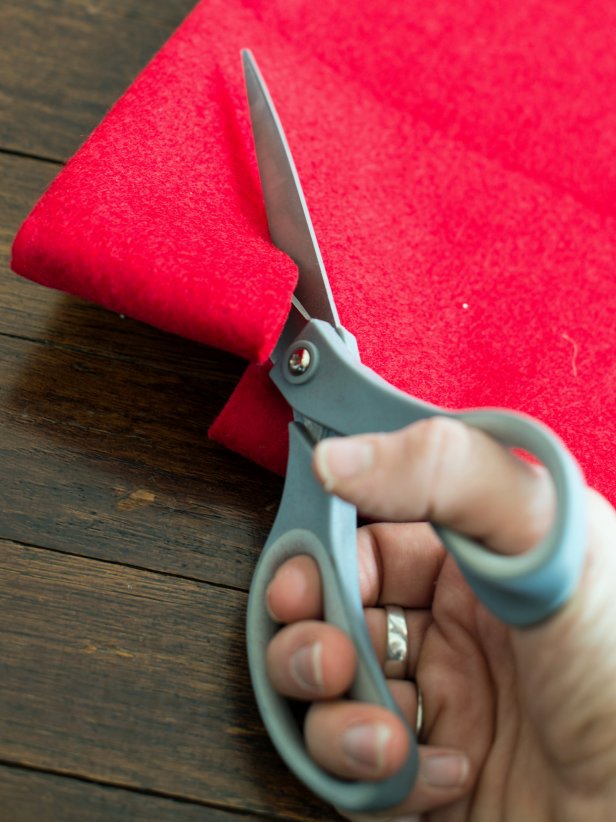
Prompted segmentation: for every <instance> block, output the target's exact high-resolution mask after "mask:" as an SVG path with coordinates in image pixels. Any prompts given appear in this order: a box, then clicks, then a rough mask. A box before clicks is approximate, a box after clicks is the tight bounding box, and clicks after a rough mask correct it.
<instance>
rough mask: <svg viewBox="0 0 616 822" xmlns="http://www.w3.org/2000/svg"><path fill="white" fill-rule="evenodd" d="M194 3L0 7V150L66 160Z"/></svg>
mask: <svg viewBox="0 0 616 822" xmlns="http://www.w3.org/2000/svg"><path fill="white" fill-rule="evenodd" d="M194 5H195V3H194V0H173V1H172V2H169V1H168V0H167V2H164V1H163V0H161V1H160V2H148V3H143V2H142V3H139V2H137V0H127V2H126V3H122V2H121V1H120V0H108V1H106V2H103V0H81V1H80V0H29V2H27V3H22V2H20V1H19V0H13V2H8V3H7V2H4V3H3V14H2V27H1V29H2V34H1V41H0V45H1V48H0V78H2V82H1V84H0V146H2V148H4V149H10V150H12V151H17V152H25V153H29V154H34V155H37V156H39V157H46V158H51V159H56V160H63V159H66V158H68V157H69V156H70V155H71V154H73V153H74V152H75V150H76V149H77V148H78V146H79V145H80V144H81V143H82V142H83V140H84V139H85V138H86V137H87V136H88V134H89V133H90V132H91V131H92V129H93V128H94V127H95V126H96V125H97V124H98V122H99V120H100V119H101V117H103V115H104V114H105V112H106V111H107V110H108V109H109V108H110V107H111V105H112V104H113V103H114V102H115V101H116V99H117V98H118V97H119V96H120V95H121V94H122V92H123V91H124V90H125V89H126V88H127V87H128V86H129V85H130V83H131V81H132V80H133V79H134V78H135V76H136V75H137V74H138V73H139V71H141V69H142V68H143V67H144V65H145V64H146V63H147V62H148V60H149V59H150V58H151V57H152V56H153V54H154V53H155V52H156V51H157V50H158V48H160V46H162V45H163V43H164V42H165V40H166V39H167V38H168V36H169V35H170V34H171V32H172V31H173V29H174V28H175V27H176V26H177V25H178V24H179V23H180V22H181V21H182V19H183V18H184V17H185V16H186V14H187V13H188V12H189V11H190V10H191V8H192V7H193V6H194Z"/></svg>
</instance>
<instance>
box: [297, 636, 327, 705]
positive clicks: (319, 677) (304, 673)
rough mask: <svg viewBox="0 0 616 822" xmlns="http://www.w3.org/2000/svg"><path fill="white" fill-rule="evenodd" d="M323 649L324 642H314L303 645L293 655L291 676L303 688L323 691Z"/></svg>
mask: <svg viewBox="0 0 616 822" xmlns="http://www.w3.org/2000/svg"><path fill="white" fill-rule="evenodd" d="M322 651H323V645H322V643H321V642H314V643H313V644H312V645H304V646H302V647H301V648H299V650H297V651H295V653H293V654H292V655H291V659H290V667H291V676H292V677H293V679H294V680H295V681H296V682H297V684H298V685H299V686H300V687H301V688H302V689H303V690H306V691H313V692H314V693H321V692H322V691H323V669H322V668H321V654H322Z"/></svg>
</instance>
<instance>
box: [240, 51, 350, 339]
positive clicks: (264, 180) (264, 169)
mask: <svg viewBox="0 0 616 822" xmlns="http://www.w3.org/2000/svg"><path fill="white" fill-rule="evenodd" d="M242 61H243V65H244V77H245V79H246V90H247V93H248V104H249V107H250V118H251V121H252V131H253V135H254V141H255V150H256V153H257V163H258V166H259V176H260V177H261V188H262V191H263V199H264V200H265V211H266V214H267V223H268V226H269V231H270V236H271V238H272V242H273V243H274V245H275V246H276V247H277V248H279V249H280V250H281V251H284V253H285V254H288V255H289V257H291V259H292V260H293V261H294V262H295V263H296V265H297V267H298V269H299V280H298V284H297V286H296V289H295V296H296V297H297V299H298V300H299V301H300V303H301V304H302V305H303V306H304V308H305V309H306V311H307V312H308V313H309V314H310V316H311V317H313V318H315V319H319V320H327V322H330V323H332V324H333V325H334V326H339V325H340V320H339V318H338V311H337V310H336V305H335V303H334V298H333V295H332V292H331V288H330V285H329V281H328V279H327V274H326V272H325V266H324V265H323V259H322V258H321V252H320V251H319V245H318V243H317V239H316V236H315V233H314V229H313V227H312V221H311V219H310V214H309V213H308V208H307V206H306V201H305V199H304V193H303V191H302V187H301V185H300V182H299V177H298V175H297V170H296V168H295V163H294V162H293V157H292V156H291V152H290V150H289V146H288V144H287V140H286V137H285V134H284V131H283V129H282V125H281V123H280V119H279V117H278V114H277V113H276V109H275V107H274V103H273V102H272V98H271V97H270V94H269V91H268V90H267V86H266V85H265V82H264V80H263V77H262V76H261V73H260V71H259V69H258V68H257V64H256V62H255V59H254V57H253V56H252V53H251V52H250V51H248V50H247V49H244V50H243V51H242Z"/></svg>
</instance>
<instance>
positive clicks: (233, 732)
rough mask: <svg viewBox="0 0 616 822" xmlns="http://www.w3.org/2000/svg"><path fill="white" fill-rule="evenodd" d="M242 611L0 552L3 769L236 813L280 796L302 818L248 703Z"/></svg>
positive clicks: (100, 571) (191, 594)
mask: <svg viewBox="0 0 616 822" xmlns="http://www.w3.org/2000/svg"><path fill="white" fill-rule="evenodd" d="M245 602H246V596H245V594H243V593H240V592H235V591H229V590H225V589H221V588H218V587H215V586H211V585H207V584H204V583H197V582H193V581H190V580H186V579H177V578H173V577H169V576H167V575H164V574H154V573H151V572H145V571H138V570H135V569H132V568H127V567H125V566H122V565H114V564H113V563H110V562H97V561H94V560H86V559H82V558H79V557H71V556H67V555H64V554H59V553H56V552H51V551H46V550H41V549H35V548H30V547H26V546H20V545H16V544H13V543H10V542H6V541H3V542H0V615H1V617H0V621H1V623H2V630H1V631H0V671H1V681H2V699H1V700H0V727H1V728H2V733H1V735H0V759H1V760H2V761H3V762H16V763H20V764H21V765H25V766H29V767H33V768H36V769H38V770H45V769H49V770H53V771H55V772H58V773H65V774H79V775H80V776H81V777H82V778H87V779H88V780H91V781H97V782H103V783H107V784H111V785H116V786H129V787H132V788H138V789H140V790H145V791H155V792H156V793H162V794H165V795H167V796H171V797H180V798H185V799H191V800H194V801H198V802H200V803H202V804H208V805H214V806H217V807H225V808H229V809H234V808H235V809H244V810H250V811H260V812H268V813H271V812H272V810H273V808H272V797H275V805H276V808H275V811H276V814H277V815H280V816H289V817H295V818H297V817H298V810H299V807H298V801H297V797H299V795H300V789H298V788H297V786H295V785H293V784H292V781H291V780H290V779H289V778H288V776H287V774H286V772H285V771H284V769H283V766H282V764H281V763H280V762H279V761H278V758H277V756H276V755H275V754H274V752H273V751H272V749H271V746H270V744H269V741H268V740H267V739H266V737H265V734H264V732H263V730H262V728H261V723H260V721H259V720H258V718H257V716H256V712H255V710H254V706H253V697H252V693H251V689H250V684H249V681H248V675H247V672H246V661H245V653H244V610H245ZM304 803H305V807H306V808H307V809H308V810H309V809H310V806H311V800H310V799H309V797H307V796H304V797H303V802H302V806H304ZM313 808H314V809H315V810H316V806H315V805H314V804H313ZM302 813H303V808H302ZM300 818H301V817H300Z"/></svg>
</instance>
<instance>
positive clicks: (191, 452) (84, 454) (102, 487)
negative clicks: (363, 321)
mask: <svg viewBox="0 0 616 822" xmlns="http://www.w3.org/2000/svg"><path fill="white" fill-rule="evenodd" d="M161 344H164V343H161ZM209 353H210V349H205V348H204V349H203V359H202V376H201V375H181V374H176V373H173V372H171V371H166V370H159V369H158V368H157V367H156V365H155V360H156V358H155V356H154V357H153V361H152V362H151V363H149V364H148V367H147V368H144V367H143V365H142V364H139V363H133V362H117V361H113V360H111V359H107V358H104V357H96V356H94V355H88V356H87V358H84V356H83V355H82V354H81V353H80V352H74V351H72V350H69V349H60V348H54V347H49V346H44V345H41V344H39V343H34V342H30V341H24V340H21V339H15V338H12V337H8V336H4V337H3V336H0V428H1V429H2V431H3V436H2V438H1V439H0V459H1V460H2V465H3V470H2V472H0V497H1V498H2V500H3V517H2V531H1V533H0V536H4V537H6V538H9V539H12V540H15V541H18V542H23V543H30V544H34V545H39V546H42V547H47V548H55V549H57V550H61V551H70V552H73V553H77V554H80V555H86V556H94V557H100V558H104V559H109V560H114V561H117V562H125V563H127V564H131V565H134V566H138V567H142V568H150V569H156V570H162V571H166V572H169V573H174V574H179V575H182V576H188V577H191V578H194V579H204V580H207V581H210V582H215V583H217V584H222V585H227V586H232V587H237V588H240V589H247V587H248V585H249V581H250V576H251V574H252V570H253V567H254V564H255V561H256V558H257V557H258V555H259V552H260V551H261V548H262V546H263V543H264V541H265V538H266V536H267V533H268V531H269V529H270V527H271V524H272V521H273V517H274V515H275V512H276V509H277V507H278V502H279V498H280V493H281V485H282V483H281V480H280V478H278V477H275V476H274V475H272V474H270V473H268V472H266V471H264V470H262V469H259V468H258V467H257V466H254V465H252V464H251V463H250V462H248V461H247V460H244V459H242V458H241V457H238V456H236V455H234V454H231V453H229V452H227V451H225V450H224V449H222V448H220V447H219V446H217V445H216V444H215V443H212V442H210V441H209V440H208V439H207V428H208V426H209V424H210V422H211V421H212V419H213V417H214V416H215V414H216V413H217V411H218V409H219V407H220V405H222V396H223V395H224V394H225V393H226V392H228V390H230V386H229V382H228V381H229V377H228V374H226V373H221V372H220V370H219V369H218V365H219V362H218V360H217V359H216V358H214V360H213V361H212V360H210V359H209V358H208V354H209Z"/></svg>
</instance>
